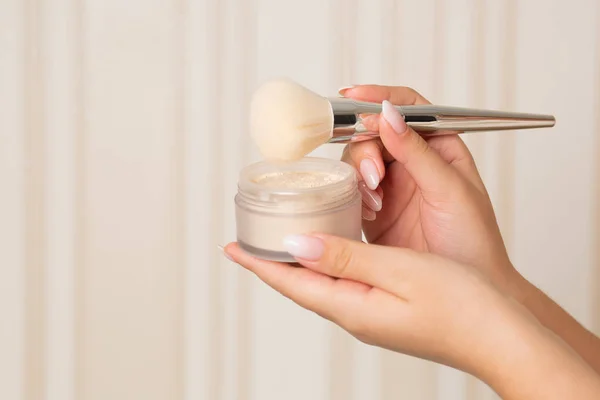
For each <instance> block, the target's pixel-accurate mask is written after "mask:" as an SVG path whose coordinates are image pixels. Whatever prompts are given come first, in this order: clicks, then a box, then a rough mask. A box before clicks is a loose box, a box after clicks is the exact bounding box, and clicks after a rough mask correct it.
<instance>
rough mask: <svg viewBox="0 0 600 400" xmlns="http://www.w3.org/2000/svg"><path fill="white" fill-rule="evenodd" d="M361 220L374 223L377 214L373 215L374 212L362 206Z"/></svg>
mask: <svg viewBox="0 0 600 400" xmlns="http://www.w3.org/2000/svg"><path fill="white" fill-rule="evenodd" d="M362 218H363V219H364V220H366V221H375V218H377V214H375V211H373V210H371V209H370V208H368V207H365V206H363V208H362Z"/></svg>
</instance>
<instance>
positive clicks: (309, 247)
mask: <svg viewBox="0 0 600 400" xmlns="http://www.w3.org/2000/svg"><path fill="white" fill-rule="evenodd" d="M283 245H284V247H285V249H286V250H287V252H288V253H290V254H291V255H292V256H293V257H295V258H301V259H304V260H308V261H317V260H318V259H320V258H321V256H322V255H323V252H324V251H325V244H324V243H323V241H322V240H321V239H319V238H316V237H313V236H306V235H290V236H286V237H285V238H284V239H283Z"/></svg>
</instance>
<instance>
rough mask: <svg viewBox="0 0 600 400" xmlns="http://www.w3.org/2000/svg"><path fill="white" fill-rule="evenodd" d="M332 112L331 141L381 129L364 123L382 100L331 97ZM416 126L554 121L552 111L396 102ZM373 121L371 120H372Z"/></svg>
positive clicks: (444, 130) (521, 125)
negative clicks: (515, 111)
mask: <svg viewBox="0 0 600 400" xmlns="http://www.w3.org/2000/svg"><path fill="white" fill-rule="evenodd" d="M328 100H329V102H330V104H331V111H332V114H333V129H332V131H333V134H332V137H331V139H330V140H329V142H330V143H348V142H357V141H363V140H370V139H373V138H375V137H377V136H379V133H378V132H377V131H376V130H369V129H367V128H366V127H365V122H366V118H368V117H369V115H374V114H379V113H381V104H378V103H368V102H362V101H355V100H352V99H347V98H329V99H328ZM395 108H396V109H397V110H398V111H399V112H400V113H401V114H402V115H403V116H404V119H405V121H406V123H407V124H408V125H409V126H411V127H412V128H413V129H414V130H416V131H417V132H419V133H421V134H422V135H427V136H439V135H448V134H456V133H460V132H475V131H497V130H513V129H532V128H550V127H553V126H554V124H555V122H556V121H555V118H554V116H552V115H543V114H526V113H514V112H505V111H493V110H478V109H471V108H460V107H445V106H436V105H432V104H426V105H418V106H395ZM369 125H370V124H369Z"/></svg>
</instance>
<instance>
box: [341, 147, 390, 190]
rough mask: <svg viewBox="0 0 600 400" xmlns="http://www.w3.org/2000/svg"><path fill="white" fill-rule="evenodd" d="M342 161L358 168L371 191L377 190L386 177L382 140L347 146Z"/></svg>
mask: <svg viewBox="0 0 600 400" xmlns="http://www.w3.org/2000/svg"><path fill="white" fill-rule="evenodd" d="M346 149H347V150H346V151H345V152H344V157H342V160H343V161H344V162H347V163H348V164H350V165H352V166H353V167H354V168H356V170H357V171H359V172H360V175H361V178H362V179H363V180H364V181H365V183H366V184H367V187H368V188H369V189H371V190H375V189H377V186H379V182H381V180H382V179H383V177H384V176H385V165H384V162H383V157H382V149H383V144H382V143H381V141H380V140H369V141H364V142H357V143H350V144H349V145H348V146H346Z"/></svg>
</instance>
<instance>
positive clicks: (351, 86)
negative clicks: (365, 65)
mask: <svg viewBox="0 0 600 400" xmlns="http://www.w3.org/2000/svg"><path fill="white" fill-rule="evenodd" d="M353 88H354V85H350V86H344V87H342V88H339V89H338V93H339V94H340V95H341V96H344V95H345V94H346V92H347V91H348V90H350V89H353Z"/></svg>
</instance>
